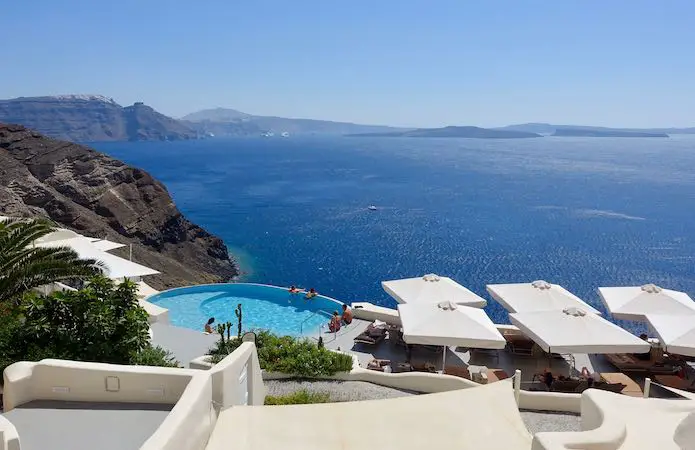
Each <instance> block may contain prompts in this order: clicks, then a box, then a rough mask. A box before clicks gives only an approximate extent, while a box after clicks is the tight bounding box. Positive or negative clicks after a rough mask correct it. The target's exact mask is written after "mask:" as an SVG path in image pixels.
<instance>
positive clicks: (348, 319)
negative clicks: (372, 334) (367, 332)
mask: <svg viewBox="0 0 695 450" xmlns="http://www.w3.org/2000/svg"><path fill="white" fill-rule="evenodd" d="M341 320H342V321H343V323H344V324H345V325H350V324H351V323H352V310H351V309H350V308H348V305H345V304H343V315H342V317H341Z"/></svg>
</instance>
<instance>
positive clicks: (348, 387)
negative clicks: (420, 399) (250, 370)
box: [263, 380, 415, 402]
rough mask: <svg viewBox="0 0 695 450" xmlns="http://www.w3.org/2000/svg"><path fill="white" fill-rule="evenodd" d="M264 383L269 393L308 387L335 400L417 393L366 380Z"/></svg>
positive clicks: (294, 390)
mask: <svg viewBox="0 0 695 450" xmlns="http://www.w3.org/2000/svg"><path fill="white" fill-rule="evenodd" d="M263 384H265V387H266V388H267V389H268V395H272V396H281V395H288V394H291V393H293V392H296V391H299V390H302V389H306V390H307V391H309V392H326V393H329V394H331V400H332V401H334V402H350V401H357V400H377V399H382V398H395V397H405V396H408V395H415V394H414V393H413V392H408V391H401V390H398V389H392V388H388V387H384V386H379V385H376V384H372V383H366V382H364V381H303V380H272V381H270V380H269V381H264V382H263Z"/></svg>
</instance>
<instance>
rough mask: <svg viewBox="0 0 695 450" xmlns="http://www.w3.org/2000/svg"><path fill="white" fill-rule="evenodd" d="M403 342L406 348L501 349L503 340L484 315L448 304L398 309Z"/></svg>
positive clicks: (400, 307)
mask: <svg viewBox="0 0 695 450" xmlns="http://www.w3.org/2000/svg"><path fill="white" fill-rule="evenodd" d="M398 314H399V315H400V316H401V323H402V326H403V340H404V341H405V342H406V343H408V344H422V345H441V346H443V347H445V348H444V360H443V367H446V347H448V346H461V347H471V348H487V349H503V348H504V347H505V345H506V341H505V340H504V337H503V336H502V335H501V334H500V332H499V331H498V330H497V328H496V327H495V324H494V323H492V320H490V318H489V317H488V316H487V314H485V311H483V310H482V309H478V308H472V307H469V306H462V305H456V304H454V303H451V302H441V303H440V304H433V303H407V304H401V305H398Z"/></svg>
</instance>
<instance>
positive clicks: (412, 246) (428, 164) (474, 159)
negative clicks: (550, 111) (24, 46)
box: [92, 136, 695, 330]
mask: <svg viewBox="0 0 695 450" xmlns="http://www.w3.org/2000/svg"><path fill="white" fill-rule="evenodd" d="M92 145H93V146H94V147H95V148H97V149H98V150H101V151H104V152H106V153H108V154H110V155H112V156H114V157H116V158H119V159H122V160H124V161H126V162H128V163H130V164H133V165H135V166H139V167H141V168H144V169H146V170H147V171H149V172H150V173H151V174H153V175H154V176H155V177H156V178H158V179H159V180H161V181H162V182H164V183H165V184H166V186H167V187H168V189H169V191H170V192H171V194H172V195H173V197H174V200H175V201H176V203H177V205H178V207H179V208H180V209H181V211H182V212H183V213H184V214H185V215H187V216H188V218H190V219H191V220H192V221H194V222H196V223H198V224H200V225H202V226H203V227H205V228H206V229H207V230H209V231H210V232H212V233H215V234H217V235H219V236H221V237H222V238H223V239H224V240H225V242H226V243H227V245H228V246H229V248H230V250H231V251H232V252H233V253H234V254H235V255H237V257H238V259H239V261H240V263H241V265H242V269H243V270H245V271H246V272H247V273H246V274H245V277H244V279H245V281H253V282H262V283H268V284H275V285H290V284H296V285H300V286H305V287H315V288H316V289H317V290H318V291H319V292H321V293H323V294H325V295H328V296H331V297H335V298H337V299H339V300H343V301H348V302H349V301H360V300H369V301H372V302H376V303H379V304H383V305H388V306H393V305H394V304H395V302H393V301H392V300H391V299H390V298H389V297H388V296H387V295H386V294H385V293H384V292H383V291H382V289H381V286H380V281H382V280H388V279H394V278H402V277H411V276H419V275H423V274H425V273H438V274H440V275H447V276H451V277H452V278H454V279H455V280H457V281H458V282H460V283H462V284H463V285H465V286H467V287H468V288H470V289H471V290H473V291H475V292H477V293H478V294H480V295H482V296H484V297H485V298H488V299H489V296H488V295H487V293H486V291H485V284H488V283H506V282H528V281H533V280H537V279H544V280H547V281H550V282H553V283H559V284H562V285H564V286H565V287H567V288H568V289H569V290H571V291H572V292H574V293H575V294H577V295H578V296H580V297H582V298H583V299H585V300H587V301H588V302H589V303H591V304H592V305H594V306H599V307H600V308H601V309H602V310H603V307H602V305H601V303H600V300H599V298H598V294H597V293H596V288H597V287H598V286H619V285H640V284H644V283H648V282H651V283H656V284H658V285H661V286H663V287H668V288H673V289H678V290H685V291H687V292H689V293H690V294H691V295H693V294H695V264H694V262H695V228H694V225H695V136H675V137H671V138H669V139H656V138H655V139H627V138H558V137H545V138H539V139H518V140H516V139H515V140H473V139H416V138H403V139H400V138H388V139H384V138H381V139H379V138H348V137H332V138H327V137H290V138H280V137H277V138H260V137H259V138H239V139H228V140H223V139H210V140H204V141H185V142H156V143H155V142H143V143H120V142H119V143H98V144H92ZM372 204H373V205H376V206H377V207H378V208H379V209H378V210H377V211H369V210H368V209H367V207H368V206H369V205H372ZM487 311H488V313H489V314H490V316H491V317H492V318H493V320H494V321H496V322H506V321H507V317H506V313H505V312H504V310H503V309H502V308H501V307H500V306H499V305H497V304H496V303H495V302H492V301H490V305H489V306H488V308H487ZM623 325H626V324H623ZM631 325H633V326H632V329H633V330H637V329H638V328H634V324H631Z"/></svg>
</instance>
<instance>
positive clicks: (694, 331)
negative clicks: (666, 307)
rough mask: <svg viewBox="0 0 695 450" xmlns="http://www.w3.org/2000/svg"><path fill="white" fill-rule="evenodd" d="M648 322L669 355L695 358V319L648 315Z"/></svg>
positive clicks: (682, 316)
mask: <svg viewBox="0 0 695 450" xmlns="http://www.w3.org/2000/svg"><path fill="white" fill-rule="evenodd" d="M647 321H648V322H649V325H651V328H652V329H653V330H654V331H655V332H656V334H657V336H659V340H660V341H661V343H662V344H663V345H664V346H665V347H666V351H667V352H668V353H675V354H676V355H684V356H693V357H695V317H693V316H688V315H681V316H668V315H664V314H648V315H647Z"/></svg>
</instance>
